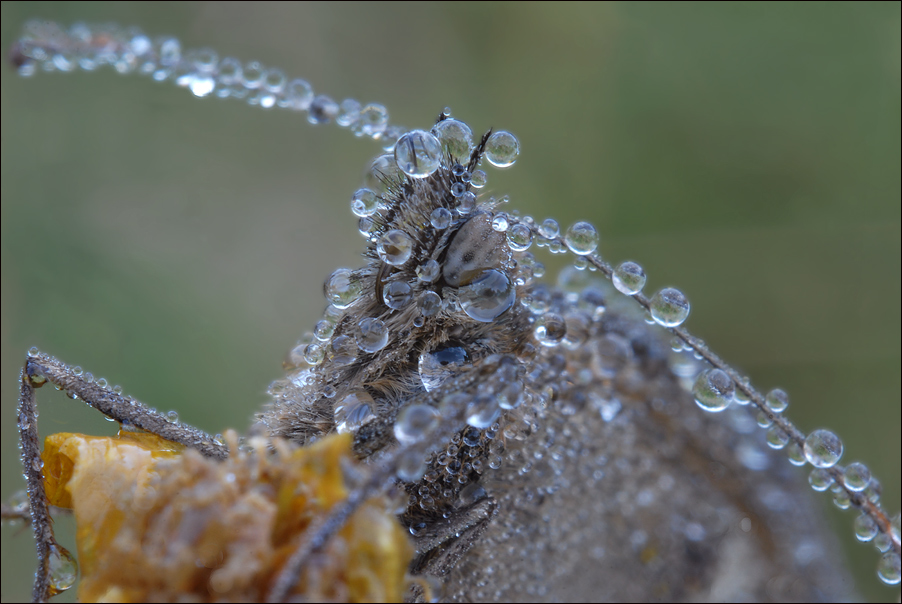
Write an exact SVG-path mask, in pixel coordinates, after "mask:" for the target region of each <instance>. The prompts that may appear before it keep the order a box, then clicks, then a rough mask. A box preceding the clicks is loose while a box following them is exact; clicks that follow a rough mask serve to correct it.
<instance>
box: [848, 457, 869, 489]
mask: <svg viewBox="0 0 902 604" xmlns="http://www.w3.org/2000/svg"><path fill="white" fill-rule="evenodd" d="M870 482H871V471H870V470H869V469H868V467H867V466H866V465H864V464H863V463H861V462H860V461H856V462H855V463H850V464H849V465H847V466H846V468H845V470H844V471H843V483H844V484H845V485H846V488H847V489H849V490H850V491H855V492H860V491H863V490H865V489H866V488H868V484H869V483H870Z"/></svg>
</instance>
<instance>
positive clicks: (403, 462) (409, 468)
mask: <svg viewBox="0 0 902 604" xmlns="http://www.w3.org/2000/svg"><path fill="white" fill-rule="evenodd" d="M397 464H398V465H397V476H398V478H400V479H401V480H403V481H405V482H417V481H419V480H420V479H421V478H422V477H423V474H425V473H426V463H425V461H424V460H423V455H422V453H421V452H420V451H417V450H416V449H410V450H409V451H404V452H403V453H401V455H400V456H399V457H398V462H397ZM402 509H404V508H402ZM410 530H411V534H416V533H415V532H414V529H413V527H411V529H410Z"/></svg>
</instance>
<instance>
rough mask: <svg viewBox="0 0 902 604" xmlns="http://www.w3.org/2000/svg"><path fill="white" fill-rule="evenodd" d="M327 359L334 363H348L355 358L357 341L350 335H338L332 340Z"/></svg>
mask: <svg viewBox="0 0 902 604" xmlns="http://www.w3.org/2000/svg"><path fill="white" fill-rule="evenodd" d="M330 348H331V350H330V352H329V359H330V360H331V361H332V362H333V363H335V364H336V365H350V364H351V363H353V362H354V361H355V360H357V343H356V342H355V341H354V338H352V337H350V336H338V337H336V338H334V339H333V340H332V345H331V347H330Z"/></svg>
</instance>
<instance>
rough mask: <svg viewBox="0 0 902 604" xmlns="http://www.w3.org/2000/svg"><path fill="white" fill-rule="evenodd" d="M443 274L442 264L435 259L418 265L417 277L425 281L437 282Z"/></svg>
mask: <svg viewBox="0 0 902 604" xmlns="http://www.w3.org/2000/svg"><path fill="white" fill-rule="evenodd" d="M441 274H442V266H441V265H440V264H439V263H438V262H436V261H435V260H431V259H430V260H427V261H426V262H424V263H423V264H421V265H420V266H418V267H417V279H418V280H420V281H422V282H423V283H435V280H436V279H438V278H439V275H441Z"/></svg>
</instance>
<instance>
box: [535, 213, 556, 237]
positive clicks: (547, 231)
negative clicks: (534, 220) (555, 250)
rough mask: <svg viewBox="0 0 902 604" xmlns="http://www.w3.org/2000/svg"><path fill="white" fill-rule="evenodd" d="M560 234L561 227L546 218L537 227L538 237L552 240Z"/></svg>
mask: <svg viewBox="0 0 902 604" xmlns="http://www.w3.org/2000/svg"><path fill="white" fill-rule="evenodd" d="M560 234H561V225H559V224H558V222H557V220H555V219H554V218H546V219H545V220H543V221H542V224H540V225H539V235H541V236H542V237H545V238H546V239H553V238H555V237H557V236H559V235H560Z"/></svg>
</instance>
